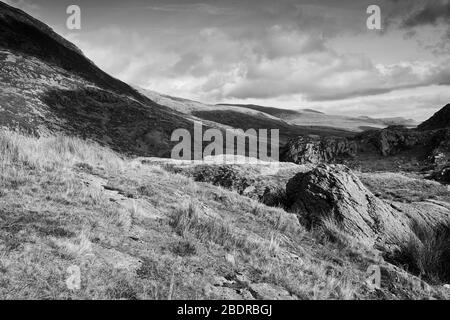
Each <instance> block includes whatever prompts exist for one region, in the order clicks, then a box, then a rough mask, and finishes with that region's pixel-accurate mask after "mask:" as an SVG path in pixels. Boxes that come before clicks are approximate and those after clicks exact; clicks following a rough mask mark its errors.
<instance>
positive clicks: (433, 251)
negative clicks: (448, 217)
mask: <svg viewBox="0 0 450 320" xmlns="http://www.w3.org/2000/svg"><path fill="white" fill-rule="evenodd" d="M412 230H413V232H414V235H412V236H411V238H410V240H409V241H408V242H407V243H406V244H405V245H404V246H402V247H401V248H400V249H399V250H398V251H397V252H396V254H395V255H394V256H393V257H392V258H391V259H392V260H393V261H394V262H395V263H396V264H399V265H402V266H404V268H405V269H406V270H408V271H409V272H411V273H413V274H415V275H417V276H419V277H421V278H423V279H424V280H426V281H429V282H431V283H435V284H446V283H449V282H450V269H449V268H448V266H449V264H450V225H441V226H439V227H437V228H435V229H430V228H429V227H426V226H424V225H422V224H421V223H420V222H418V221H414V222H413V224H412Z"/></svg>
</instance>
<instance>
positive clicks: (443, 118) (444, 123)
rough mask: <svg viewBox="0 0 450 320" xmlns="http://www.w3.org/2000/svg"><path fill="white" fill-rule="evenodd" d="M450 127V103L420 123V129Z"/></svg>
mask: <svg viewBox="0 0 450 320" xmlns="http://www.w3.org/2000/svg"><path fill="white" fill-rule="evenodd" d="M448 127H450V104H447V105H446V106H445V107H444V108H442V109H441V110H439V111H438V112H436V113H435V114H434V115H433V116H432V117H431V118H430V119H428V120H427V121H425V122H424V123H422V124H421V125H419V127H418V128H419V130H436V129H443V128H448Z"/></svg>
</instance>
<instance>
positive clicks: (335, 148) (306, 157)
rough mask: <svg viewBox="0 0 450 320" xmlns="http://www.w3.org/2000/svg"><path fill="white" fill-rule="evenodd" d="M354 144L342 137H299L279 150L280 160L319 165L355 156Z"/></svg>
mask: <svg viewBox="0 0 450 320" xmlns="http://www.w3.org/2000/svg"><path fill="white" fill-rule="evenodd" d="M356 150H357V146H356V143H355V142H353V141H351V140H348V139H346V138H342V137H319V136H314V135H309V136H300V137H297V138H295V139H291V140H290V141H289V142H288V143H287V144H286V145H285V146H284V148H283V149H282V150H281V160H282V161H286V162H293V163H297V164H307V163H313V164H319V163H328V162H333V161H336V160H338V159H340V158H348V157H353V156H355V155H356Z"/></svg>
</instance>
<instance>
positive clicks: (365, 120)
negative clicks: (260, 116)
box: [218, 104, 417, 132]
mask: <svg viewBox="0 0 450 320" xmlns="http://www.w3.org/2000/svg"><path fill="white" fill-rule="evenodd" d="M218 106H228V107H230V108H231V107H240V108H243V109H250V110H257V111H260V112H264V113H266V114H270V115H271V116H273V117H276V118H279V119H281V120H283V121H286V122H288V123H289V124H291V125H295V126H299V127H319V128H325V127H327V128H334V129H337V130H345V131H350V132H361V131H365V130H369V129H382V128H386V127H388V126H391V125H404V126H408V127H415V126H416V125H417V123H416V122H415V121H414V120H411V119H404V118H402V117H395V118H370V117H367V116H360V117H350V116H339V115H330V114H325V113H323V112H319V111H316V110H312V109H298V110H289V109H280V108H273V107H263V106H257V105H245V104H234V105H233V104H219V105H218Z"/></svg>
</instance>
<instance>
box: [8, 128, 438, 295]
mask: <svg viewBox="0 0 450 320" xmlns="http://www.w3.org/2000/svg"><path fill="white" fill-rule="evenodd" d="M330 227H331V228H332V226H330ZM372 264H376V265H379V266H381V268H382V272H383V286H382V288H381V289H380V290H371V289H370V288H369V287H368V286H367V284H366V283H365V280H366V277H367V276H366V270H367V268H368V266H369V265H372ZM71 266H77V267H79V268H80V270H81V288H80V289H79V290H69V288H68V287H67V285H66V280H67V278H68V276H69V273H68V272H67V270H68V268H69V267H71ZM429 297H435V298H443V297H444V293H443V292H442V291H441V290H440V289H438V288H435V287H428V286H424V285H423V283H422V282H421V281H420V280H419V279H418V278H415V277H413V276H411V275H409V274H406V273H405V272H403V271H401V270H399V269H398V268H395V267H393V266H391V265H389V264H387V263H386V262H384V261H383V260H382V258H380V257H379V256H378V254H377V253H376V252H374V251H373V250H369V249H366V248H364V247H362V246H359V245H358V244H357V243H353V242H351V241H344V240H342V241H337V242H336V241H335V242H334V243H332V242H330V241H329V239H328V238H327V232H325V230H321V229H317V230H312V231H306V230H305V229H304V228H303V227H302V226H300V225H299V223H298V220H297V218H296V217H295V215H293V214H290V213H287V212H285V211H283V210H282V209H278V208H269V207H266V206H264V205H262V204H259V203H257V202H255V201H253V200H251V199H249V198H245V197H243V196H240V195H238V194H237V193H234V192H232V191H227V190H224V189H221V188H218V187H215V186H212V185H208V184H203V183H196V182H194V181H193V180H190V179H189V178H186V177H183V176H180V175H177V174H173V173H170V172H167V171H165V170H164V169H163V168H161V167H158V166H156V165H151V164H143V162H142V161H138V160H137V159H128V158H123V157H121V156H119V155H118V154H116V153H114V152H112V151H110V150H109V149H106V148H104V147H101V146H99V145H97V144H95V143H92V142H86V141H82V140H78V139H75V138H69V137H64V136H58V137H49V138H40V139H37V138H32V137H27V136H23V135H20V134H17V133H13V132H9V131H1V132H0V298H1V299H12V298H25V299H60V298H61V299H82V298H86V299H264V298H265V299H366V298H375V299H384V298H394V299H402V298H403V299H404V298H429Z"/></svg>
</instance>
